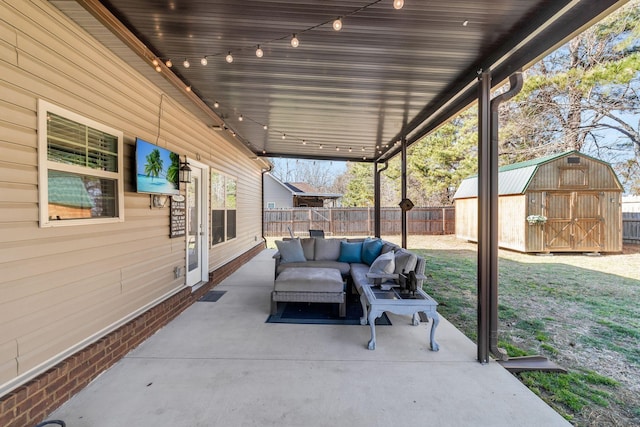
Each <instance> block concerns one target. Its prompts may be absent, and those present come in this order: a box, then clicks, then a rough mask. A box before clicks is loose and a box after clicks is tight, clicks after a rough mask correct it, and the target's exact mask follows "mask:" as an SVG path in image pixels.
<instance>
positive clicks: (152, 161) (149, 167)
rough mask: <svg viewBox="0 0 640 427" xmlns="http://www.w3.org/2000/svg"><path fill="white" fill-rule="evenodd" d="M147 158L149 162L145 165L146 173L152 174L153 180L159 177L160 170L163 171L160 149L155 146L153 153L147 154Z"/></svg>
mask: <svg viewBox="0 0 640 427" xmlns="http://www.w3.org/2000/svg"><path fill="white" fill-rule="evenodd" d="M146 159H147V163H145V165H144V173H146V174H147V176H150V177H151V180H153V178H157V177H158V176H159V175H160V172H162V163H163V162H162V159H161V158H160V150H158V149H157V148H154V149H153V151H152V152H151V153H149V154H147V157H146Z"/></svg>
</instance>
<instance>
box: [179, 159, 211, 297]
mask: <svg viewBox="0 0 640 427" xmlns="http://www.w3.org/2000/svg"><path fill="white" fill-rule="evenodd" d="M187 162H188V163H189V166H193V167H194V168H197V169H198V170H200V171H201V176H200V184H201V185H200V200H199V206H200V222H201V234H200V280H199V281H197V282H196V283H191V284H190V283H189V280H188V275H189V265H188V264H189V235H188V234H187V235H186V236H185V278H184V282H185V285H187V286H191V287H192V291H195V290H196V289H198V288H199V287H200V286H201V285H203V284H204V283H207V282H208V281H209V179H210V177H209V166H207V165H206V164H204V163H201V162H198V161H196V160H193V159H187ZM192 176H193V173H192Z"/></svg>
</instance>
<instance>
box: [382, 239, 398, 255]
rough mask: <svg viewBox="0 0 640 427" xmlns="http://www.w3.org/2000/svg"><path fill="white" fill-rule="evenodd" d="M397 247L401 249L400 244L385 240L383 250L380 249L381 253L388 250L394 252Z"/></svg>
mask: <svg viewBox="0 0 640 427" xmlns="http://www.w3.org/2000/svg"><path fill="white" fill-rule="evenodd" d="M397 249H400V246H398V245H395V244H393V243H389V242H383V243H382V250H381V251H380V253H381V254H386V253H387V252H393V251H395V250H397Z"/></svg>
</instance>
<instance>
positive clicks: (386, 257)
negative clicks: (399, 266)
mask: <svg viewBox="0 0 640 427" xmlns="http://www.w3.org/2000/svg"><path fill="white" fill-rule="evenodd" d="M395 265H396V257H395V256H394V254H393V252H387V253H386V254H382V255H380V256H379V257H378V258H376V259H375V261H373V263H372V264H371V267H369V273H372V274H393V271H394V269H395Z"/></svg>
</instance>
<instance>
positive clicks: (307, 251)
mask: <svg viewBox="0 0 640 427" xmlns="http://www.w3.org/2000/svg"><path fill="white" fill-rule="evenodd" d="M300 244H301V245H302V251H303V252H304V257H305V258H306V259H307V260H312V259H313V258H314V255H315V246H316V239H315V238H314V237H310V238H307V239H300Z"/></svg>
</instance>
